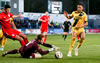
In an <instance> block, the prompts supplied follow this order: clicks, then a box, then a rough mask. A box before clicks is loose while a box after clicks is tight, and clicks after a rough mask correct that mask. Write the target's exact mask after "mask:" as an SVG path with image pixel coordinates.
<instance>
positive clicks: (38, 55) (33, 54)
mask: <svg viewBox="0 0 100 63" xmlns="http://www.w3.org/2000/svg"><path fill="white" fill-rule="evenodd" d="M41 57H42V56H41V55H40V54H36V53H32V54H31V56H30V57H29V58H41Z"/></svg>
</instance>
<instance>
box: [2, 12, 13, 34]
mask: <svg viewBox="0 0 100 63" xmlns="http://www.w3.org/2000/svg"><path fill="white" fill-rule="evenodd" d="M12 16H13V14H11V13H10V12H9V13H8V14H5V13H4V12H2V13H0V24H1V27H2V30H3V32H4V33H6V32H7V31H9V29H11V24H10V18H11V17H12Z"/></svg>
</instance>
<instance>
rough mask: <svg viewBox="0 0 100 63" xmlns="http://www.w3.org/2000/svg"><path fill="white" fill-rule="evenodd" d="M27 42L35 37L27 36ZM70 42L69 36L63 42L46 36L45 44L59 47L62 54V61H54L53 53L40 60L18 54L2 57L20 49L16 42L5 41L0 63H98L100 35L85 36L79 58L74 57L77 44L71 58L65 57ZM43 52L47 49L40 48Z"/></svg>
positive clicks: (54, 37)
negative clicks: (8, 52) (6, 52)
mask: <svg viewBox="0 0 100 63" xmlns="http://www.w3.org/2000/svg"><path fill="white" fill-rule="evenodd" d="M27 37H28V39H29V41H31V40H32V39H34V38H35V37H36V35H27ZM70 42H71V35H68V37H67V39H66V40H65V41H64V40H63V38H62V35H48V37H47V43H50V44H53V45H56V46H58V47H60V51H61V52H62V53H63V58H62V59H55V56H54V54H55V51H54V52H50V53H49V54H47V55H45V56H43V57H42V58H40V59H26V58H22V57H21V56H20V54H14V55H7V56H5V57H2V56H1V55H2V53H3V52H5V51H8V50H12V49H18V48H20V43H19V42H18V41H13V40H11V39H8V40H7V43H6V45H5V50H4V51H0V63H100V34H86V39H85V42H84V44H83V45H82V47H81V48H80V49H79V56H75V55H74V48H75V46H76V45H77V44H78V42H76V43H75V46H74V48H73V52H72V57H67V53H68V49H69V44H70ZM41 48H42V49H43V50H47V49H48V48H46V47H43V46H41Z"/></svg>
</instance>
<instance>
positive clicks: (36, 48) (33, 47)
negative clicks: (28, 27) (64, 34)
mask: <svg viewBox="0 0 100 63" xmlns="http://www.w3.org/2000/svg"><path fill="white" fill-rule="evenodd" d="M40 45H43V46H46V47H49V48H52V45H50V44H47V43H43V44H41V43H39V42H38V41H37V40H32V41H31V42H29V43H28V44H26V45H25V46H22V47H21V48H20V49H19V51H20V53H21V55H25V56H30V55H31V54H32V53H36V52H39V53H40V54H41V55H45V54H48V53H49V51H48V50H46V51H43V50H42V49H41V48H40Z"/></svg>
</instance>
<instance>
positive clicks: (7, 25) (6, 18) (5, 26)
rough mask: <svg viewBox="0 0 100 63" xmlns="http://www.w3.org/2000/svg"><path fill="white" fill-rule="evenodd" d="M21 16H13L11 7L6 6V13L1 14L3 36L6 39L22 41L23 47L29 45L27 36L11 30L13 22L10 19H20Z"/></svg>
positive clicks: (0, 21)
mask: <svg viewBox="0 0 100 63" xmlns="http://www.w3.org/2000/svg"><path fill="white" fill-rule="evenodd" d="M20 16H21V14H19V15H13V14H11V13H10V6H9V5H5V6H4V11H3V12H2V13H0V24H1V27H2V31H3V34H4V36H5V37H6V38H11V39H15V40H18V41H20V43H21V45H22V46H23V45H25V44H27V43H28V40H27V37H26V35H24V34H22V33H21V32H19V31H17V30H16V29H12V28H11V23H12V22H11V20H10V18H16V17H20Z"/></svg>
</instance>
